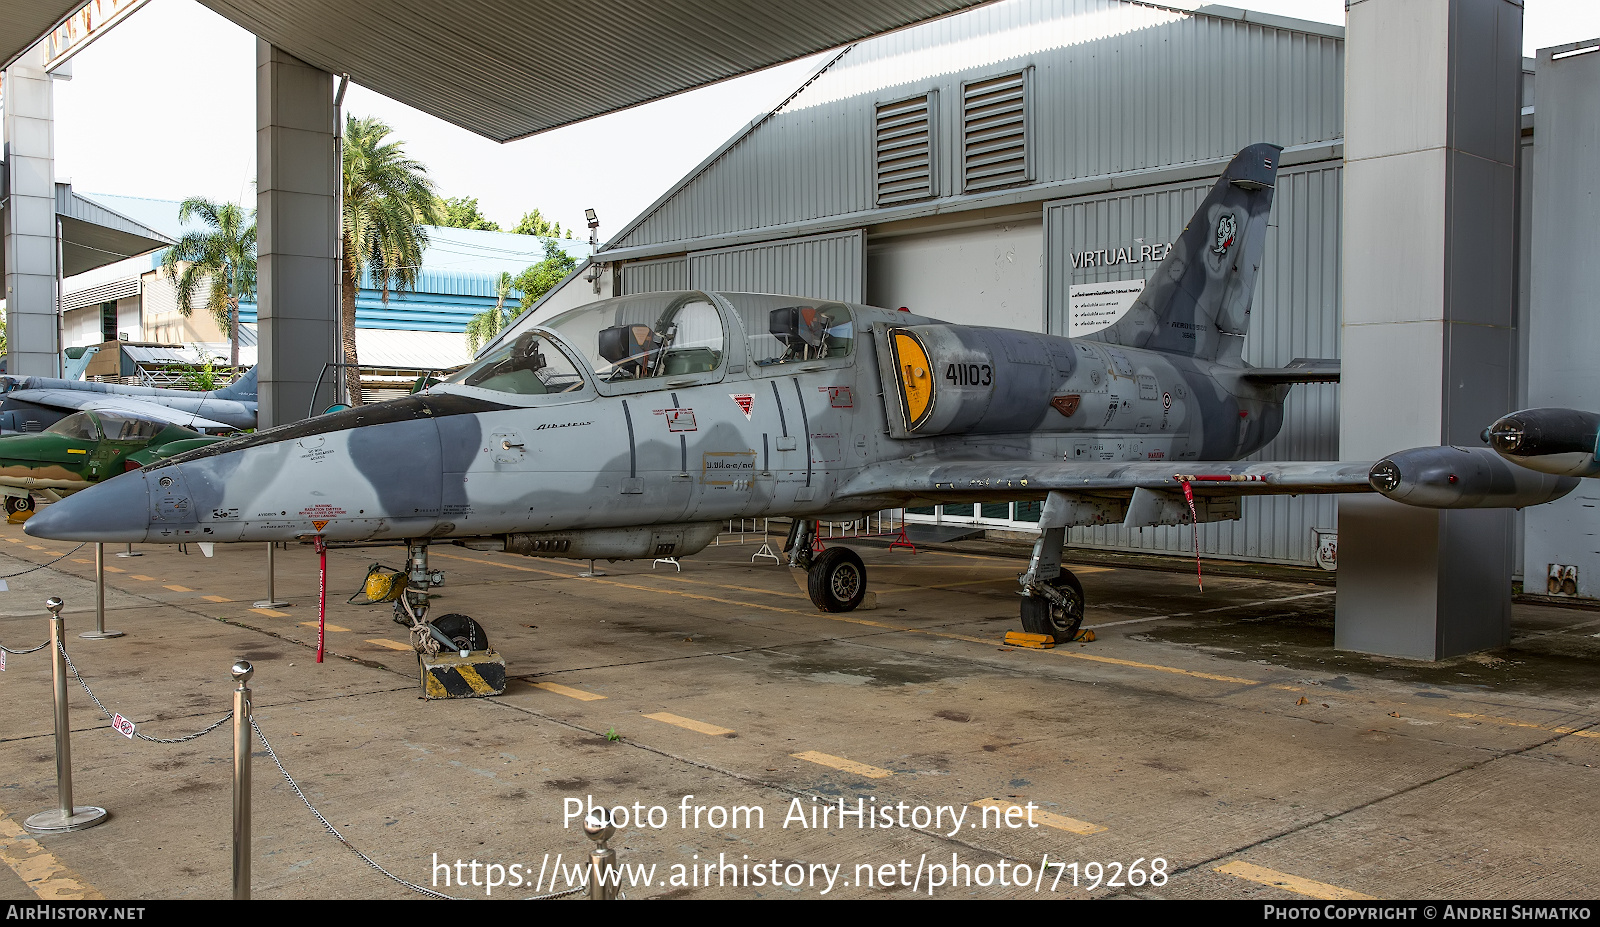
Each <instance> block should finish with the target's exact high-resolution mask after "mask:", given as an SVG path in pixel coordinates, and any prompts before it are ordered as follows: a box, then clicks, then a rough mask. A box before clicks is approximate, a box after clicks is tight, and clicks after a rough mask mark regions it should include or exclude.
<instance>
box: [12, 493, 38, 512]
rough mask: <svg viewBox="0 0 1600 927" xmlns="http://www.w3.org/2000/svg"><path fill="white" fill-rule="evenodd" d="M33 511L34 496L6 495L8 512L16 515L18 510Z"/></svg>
mask: <svg viewBox="0 0 1600 927" xmlns="http://www.w3.org/2000/svg"><path fill="white" fill-rule="evenodd" d="M31 511H33V497H32V496H6V514H7V515H15V514H17V513H18V512H31Z"/></svg>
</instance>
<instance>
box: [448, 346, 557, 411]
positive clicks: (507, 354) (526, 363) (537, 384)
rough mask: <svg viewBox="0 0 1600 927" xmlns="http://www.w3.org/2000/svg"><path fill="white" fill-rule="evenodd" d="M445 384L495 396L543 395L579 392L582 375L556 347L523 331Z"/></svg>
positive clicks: (451, 377) (449, 378) (450, 377)
mask: <svg viewBox="0 0 1600 927" xmlns="http://www.w3.org/2000/svg"><path fill="white" fill-rule="evenodd" d="M444 382H446V383H458V384H460V385H462V386H476V387H478V388H479V389H488V390H494V391H495V392H497V393H516V394H518V395H521V396H543V395H546V394H548V393H570V392H573V391H574V390H580V389H583V376H582V374H580V373H578V371H577V368H575V367H573V365H572V361H570V360H568V359H567V355H565V354H563V353H562V352H561V350H560V349H559V348H557V347H556V346H555V345H553V344H547V343H545V342H542V341H541V340H540V338H539V335H538V333H537V332H523V333H522V334H520V335H518V336H517V337H516V338H514V339H512V341H511V342H510V343H509V344H505V345H502V346H501V347H500V349H499V350H497V351H494V352H493V353H491V354H490V355H489V356H488V357H485V358H484V359H483V360H481V361H478V362H477V363H475V364H473V365H471V366H469V367H466V368H464V369H462V370H459V371H457V372H456V373H454V374H451V375H450V376H449V377H447V378H446V379H445V381H444Z"/></svg>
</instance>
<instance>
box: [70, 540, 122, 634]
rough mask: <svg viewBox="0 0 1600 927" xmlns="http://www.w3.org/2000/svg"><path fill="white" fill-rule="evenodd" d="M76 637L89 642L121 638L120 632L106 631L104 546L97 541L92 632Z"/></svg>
mask: <svg viewBox="0 0 1600 927" xmlns="http://www.w3.org/2000/svg"><path fill="white" fill-rule="evenodd" d="M129 546H130V547H131V546H132V545H129ZM78 636H79V637H81V638H83V639H84V640H90V641H103V640H110V639H111V638H113V637H121V636H122V632H121V631H107V630H106V545H105V544H103V543H101V542H99V541H96V542H95V545H94V630H93V631H85V632H83V633H82V634H79V635H78Z"/></svg>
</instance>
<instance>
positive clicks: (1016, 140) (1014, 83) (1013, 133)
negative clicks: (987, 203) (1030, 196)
mask: <svg viewBox="0 0 1600 927" xmlns="http://www.w3.org/2000/svg"><path fill="white" fill-rule="evenodd" d="M1027 104H1028V72H1027V71H1018V72H1017V73H1015V74H1006V75H1003V76H1000V77H991V78H988V79H987V80H980V81H973V82H972V83H970V84H964V85H962V88H961V188H962V191H963V192H969V193H970V192H972V191H975V190H988V189H992V188H994V187H1004V186H1008V185H1010V184H1016V183H1027V182H1028V181H1030V180H1032V179H1033V170H1032V167H1031V165H1030V163H1029V159H1028V105H1027Z"/></svg>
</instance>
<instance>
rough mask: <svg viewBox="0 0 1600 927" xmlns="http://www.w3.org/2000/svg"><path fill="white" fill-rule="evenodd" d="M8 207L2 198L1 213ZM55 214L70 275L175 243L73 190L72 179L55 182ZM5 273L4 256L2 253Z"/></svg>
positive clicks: (1, 268) (1, 269) (64, 263)
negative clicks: (68, 181) (69, 181)
mask: <svg viewBox="0 0 1600 927" xmlns="http://www.w3.org/2000/svg"><path fill="white" fill-rule="evenodd" d="M4 170H5V162H4V161H0V171H4ZM6 208H8V207H7V206H6V204H5V203H4V202H0V214H3V213H4V211H5V209H6ZM56 217H57V218H59V219H60V220H61V266H62V273H63V275H64V276H68V277H71V276H74V275H76V274H81V273H86V272H88V271H91V270H95V269H96V268H100V267H105V266H106V265H108V264H114V263H116V262H118V261H121V260H123V259H124V258H129V257H133V256H135V255H140V254H148V253H149V252H151V251H154V250H156V249H157V248H163V247H166V246H167V245H170V244H172V240H171V239H169V238H167V236H165V235H163V234H162V233H161V232H158V231H156V230H155V229H151V228H148V227H146V226H145V225H143V224H141V223H139V222H135V221H134V220H132V219H129V218H128V217H127V216H124V215H122V214H121V213H119V212H115V211H113V210H110V209H107V208H106V207H104V206H103V205H101V204H99V203H96V202H93V201H91V200H88V199H85V198H84V197H82V196H79V195H78V194H76V193H74V192H72V184H69V183H58V184H56ZM4 273H5V257H4V255H0V274H4Z"/></svg>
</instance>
